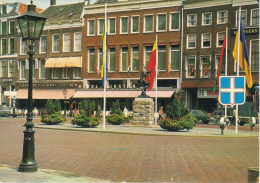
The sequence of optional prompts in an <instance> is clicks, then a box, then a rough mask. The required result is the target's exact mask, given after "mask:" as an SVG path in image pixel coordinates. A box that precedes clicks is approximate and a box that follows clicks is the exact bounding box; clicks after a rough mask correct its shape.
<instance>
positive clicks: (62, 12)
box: [41, 2, 85, 22]
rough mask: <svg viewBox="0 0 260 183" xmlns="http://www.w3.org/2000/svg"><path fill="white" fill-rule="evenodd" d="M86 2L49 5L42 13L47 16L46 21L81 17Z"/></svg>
mask: <svg viewBox="0 0 260 183" xmlns="http://www.w3.org/2000/svg"><path fill="white" fill-rule="evenodd" d="M84 5H85V3H84V2H82V3H74V4H64V5H54V6H49V7H48V8H47V9H45V10H44V11H42V13H41V14H42V15H43V16H45V17H47V18H48V19H47V20H46V22H54V21H64V20H71V19H79V18H81V15H82V12H83V6H84Z"/></svg>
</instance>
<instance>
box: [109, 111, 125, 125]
mask: <svg viewBox="0 0 260 183" xmlns="http://www.w3.org/2000/svg"><path fill="white" fill-rule="evenodd" d="M106 121H107V122H108V123H109V124H113V125H120V124H122V123H127V122H129V121H130V119H129V117H125V116H124V115H120V114H116V113H114V114H111V115H110V116H107V117H106Z"/></svg>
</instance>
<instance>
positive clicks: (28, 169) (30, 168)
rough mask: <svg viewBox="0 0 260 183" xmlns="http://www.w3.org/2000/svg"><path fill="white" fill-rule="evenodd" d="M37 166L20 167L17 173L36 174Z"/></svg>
mask: <svg viewBox="0 0 260 183" xmlns="http://www.w3.org/2000/svg"><path fill="white" fill-rule="evenodd" d="M37 171H38V166H37V165H21V164H20V166H19V172H37Z"/></svg>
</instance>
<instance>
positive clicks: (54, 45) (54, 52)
mask: <svg viewBox="0 0 260 183" xmlns="http://www.w3.org/2000/svg"><path fill="white" fill-rule="evenodd" d="M56 35H58V36H59V40H58V43H59V46H58V51H54V46H55V45H54V36H56ZM59 51H60V35H59V34H52V52H53V53H58V52H59Z"/></svg>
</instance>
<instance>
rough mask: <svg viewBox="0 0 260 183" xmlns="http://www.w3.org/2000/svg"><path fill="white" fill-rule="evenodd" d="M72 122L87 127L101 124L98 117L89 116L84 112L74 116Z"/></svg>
mask: <svg viewBox="0 0 260 183" xmlns="http://www.w3.org/2000/svg"><path fill="white" fill-rule="evenodd" d="M71 124H73V125H77V126H81V127H86V128H93V127H96V126H98V125H99V124H100V122H99V118H98V117H94V116H92V117H88V116H86V115H85V114H84V113H83V114H79V115H77V116H74V118H73V120H72V121H71Z"/></svg>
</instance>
